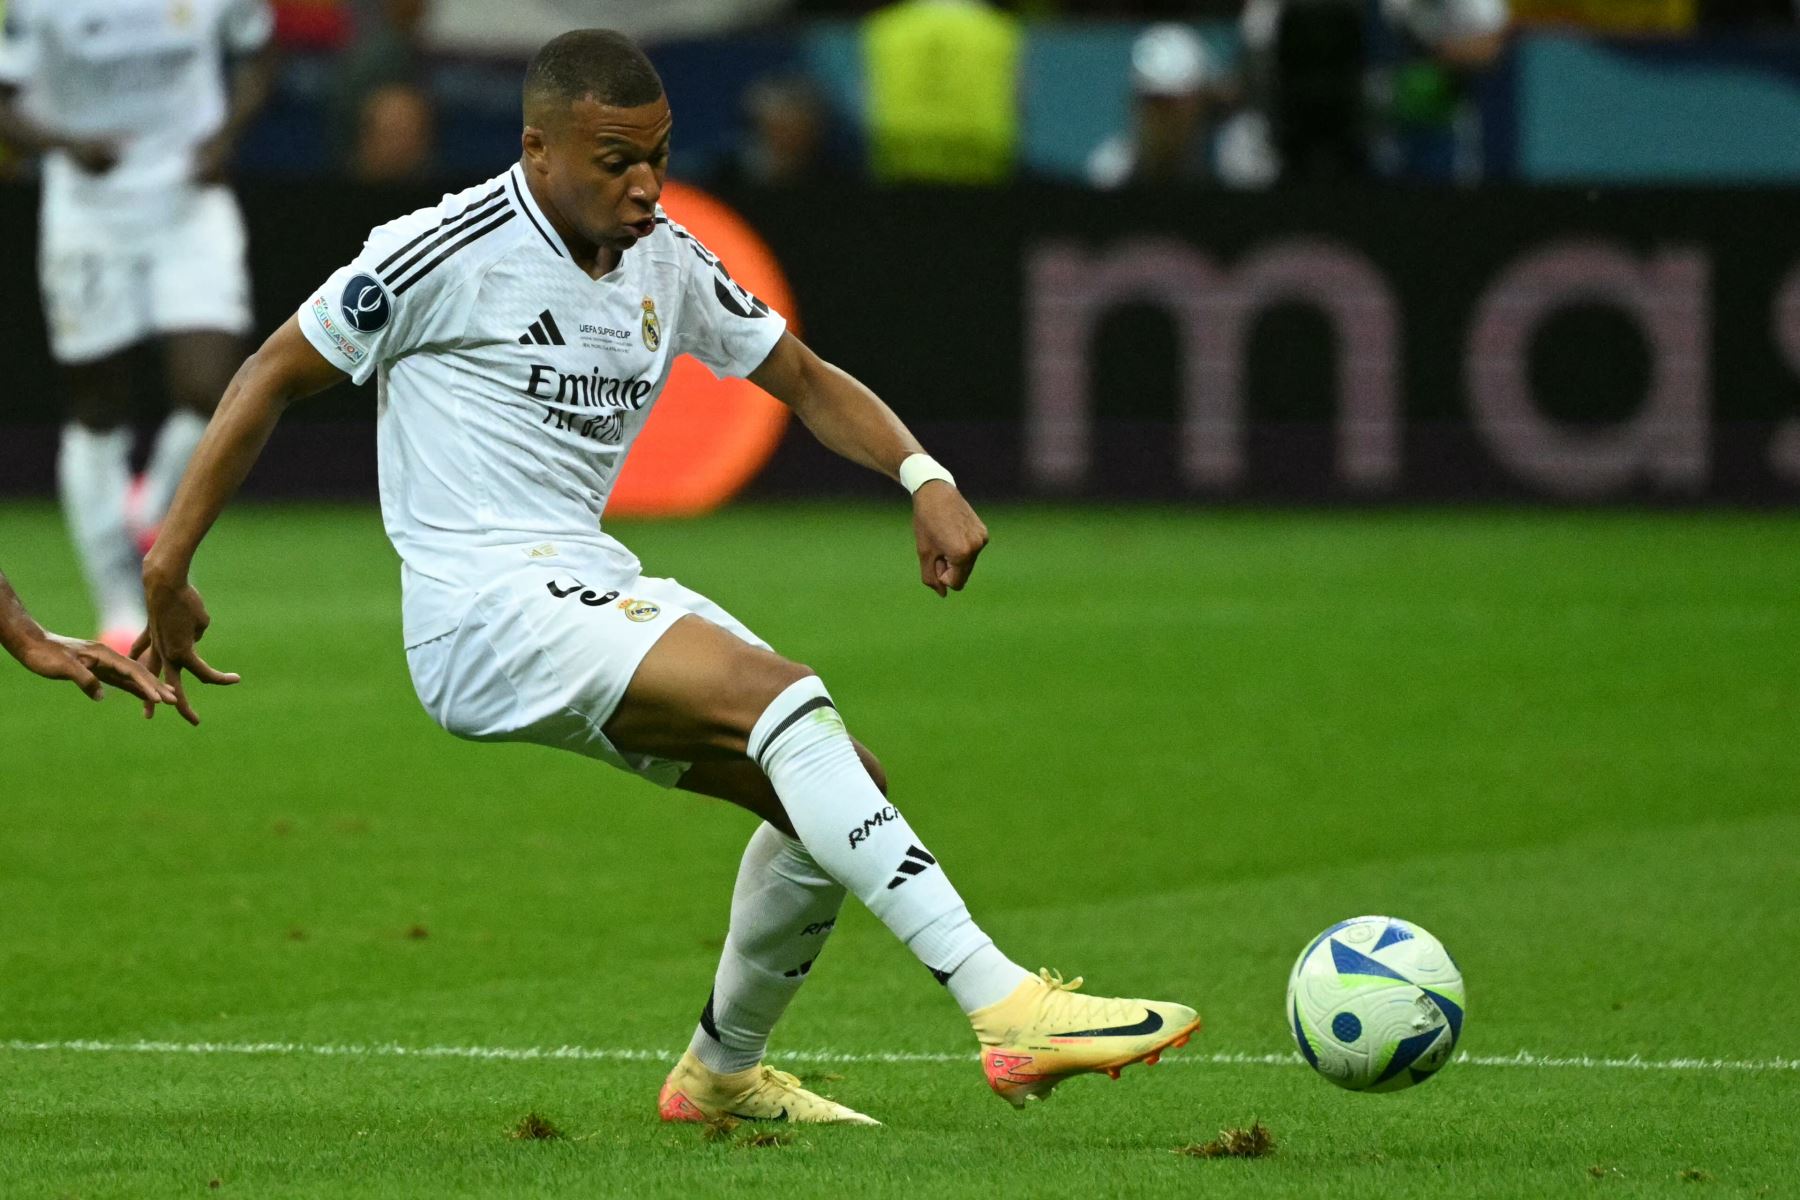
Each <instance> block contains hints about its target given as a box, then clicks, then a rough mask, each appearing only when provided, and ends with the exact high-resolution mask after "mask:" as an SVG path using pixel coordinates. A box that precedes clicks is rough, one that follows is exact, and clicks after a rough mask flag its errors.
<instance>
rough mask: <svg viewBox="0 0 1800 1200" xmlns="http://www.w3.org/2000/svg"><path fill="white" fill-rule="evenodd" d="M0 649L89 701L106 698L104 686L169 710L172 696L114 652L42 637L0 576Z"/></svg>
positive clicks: (97, 645)
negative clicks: (62, 681) (71, 687)
mask: <svg viewBox="0 0 1800 1200" xmlns="http://www.w3.org/2000/svg"><path fill="white" fill-rule="evenodd" d="M0 646H4V647H5V648H6V652H7V653H8V654H10V655H12V656H13V657H14V658H16V659H18V660H19V662H20V663H21V664H23V666H24V667H25V669H26V670H27V671H30V672H31V673H32V674H34V675H42V676H43V677H44V678H45V679H66V680H68V681H69V682H70V683H72V684H74V685H75V686H76V687H78V688H80V689H81V690H82V691H84V692H86V693H87V694H88V695H89V696H90V697H91V698H93V699H95V700H99V699H101V698H102V697H104V696H105V695H106V687H105V685H106V684H109V683H110V684H112V685H113V686H114V687H118V688H124V689H125V690H126V691H128V692H130V693H131V694H132V695H134V696H136V697H137V698H138V699H139V700H142V701H144V702H145V703H146V704H150V705H156V704H172V703H174V700H175V690H174V689H173V688H171V687H170V686H169V685H168V684H166V683H163V682H162V681H161V680H159V679H157V677H156V676H154V675H152V674H151V673H150V672H149V671H146V670H145V669H144V668H143V666H141V665H140V664H138V663H135V662H133V661H131V660H130V659H129V658H126V657H125V656H124V655H122V654H120V653H119V652H118V651H116V650H113V649H111V648H110V647H108V646H105V645H102V644H101V643H99V642H84V641H82V640H81V639H79V638H66V637H63V636H62V635H61V634H55V633H46V632H45V631H44V627H43V626H42V625H39V624H38V623H37V622H36V621H34V620H32V619H31V614H30V613H28V612H26V611H25V605H24V604H22V603H20V601H19V597H18V594H17V593H16V592H14V591H13V590H12V584H10V583H8V582H7V580H6V575H5V573H3V572H0Z"/></svg>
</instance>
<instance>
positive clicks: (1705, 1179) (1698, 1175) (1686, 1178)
mask: <svg viewBox="0 0 1800 1200" xmlns="http://www.w3.org/2000/svg"><path fill="white" fill-rule="evenodd" d="M1675 1178H1677V1179H1679V1180H1681V1182H1683V1183H1711V1182H1712V1174H1711V1173H1710V1172H1707V1171H1702V1170H1700V1169H1699V1168H1697V1167H1687V1168H1685V1169H1684V1170H1680V1171H1677V1172H1675Z"/></svg>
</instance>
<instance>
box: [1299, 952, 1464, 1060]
mask: <svg viewBox="0 0 1800 1200" xmlns="http://www.w3.org/2000/svg"><path fill="white" fill-rule="evenodd" d="M1467 1008H1468V1005H1467V1002H1466V1000H1465V999H1464V992H1463V979H1462V971H1461V969H1460V968H1458V967H1457V965H1456V960H1455V959H1453V958H1451V957H1450V952H1449V951H1448V950H1445V949H1444V946H1443V943H1441V942H1439V941H1438V940H1437V939H1436V938H1434V937H1432V936H1431V935H1430V934H1429V933H1426V932H1425V931H1424V930H1423V929H1421V928H1419V927H1418V926H1417V925H1414V924H1413V923H1412V922H1410V921H1402V920H1400V919H1399V918H1397V917H1352V918H1350V919H1349V920H1348V921H1339V922H1338V923H1337V924H1336V925H1333V926H1332V927H1331V928H1329V929H1327V930H1326V931H1325V932H1324V933H1321V934H1320V935H1319V936H1318V937H1316V938H1314V939H1313V940H1312V941H1311V942H1310V943H1309V944H1308V945H1307V947H1306V949H1305V950H1304V951H1302V952H1301V954H1300V958H1299V960H1298V961H1296V962H1295V963H1294V970H1293V972H1292V973H1291V974H1290V975H1289V976H1288V990H1287V1018H1288V1024H1289V1025H1290V1026H1291V1027H1292V1028H1293V1031H1294V1041H1295V1042H1296V1043H1297V1044H1298V1045H1299V1047H1300V1053H1301V1054H1303V1055H1305V1056H1306V1061H1307V1062H1309V1063H1311V1064H1312V1067H1313V1070H1315V1071H1317V1072H1318V1073H1319V1074H1321V1075H1323V1076H1324V1077H1325V1078H1327V1079H1329V1080H1331V1082H1333V1083H1335V1084H1337V1085H1338V1086H1339V1087H1342V1088H1349V1089H1350V1090H1351V1091H1353V1092H1397V1091H1399V1090H1400V1089H1402V1088H1409V1087H1411V1086H1412V1085H1413V1084H1415V1083H1423V1082H1425V1081H1426V1080H1427V1079H1430V1078H1431V1077H1432V1075H1433V1074H1435V1073H1436V1072H1437V1071H1438V1069H1439V1068H1441V1067H1442V1066H1443V1065H1444V1064H1445V1063H1447V1062H1449V1061H1450V1055H1451V1053H1452V1052H1453V1051H1454V1050H1455V1049H1456V1043H1457V1041H1458V1039H1460V1038H1461V1037H1462V1031H1463V1014H1464V1012H1465V1011H1466V1010H1467Z"/></svg>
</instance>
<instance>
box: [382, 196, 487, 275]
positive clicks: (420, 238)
mask: <svg viewBox="0 0 1800 1200" xmlns="http://www.w3.org/2000/svg"><path fill="white" fill-rule="evenodd" d="M505 190H506V185H505V184H501V185H500V186H499V187H497V188H495V189H494V190H493V191H491V192H489V193H488V194H487V195H485V196H483V197H482V198H481V199H479V200H477V201H475V203H473V204H471V205H469V207H467V208H465V209H463V210H462V211H461V212H459V213H453V214H451V215H450V216H447V217H445V218H444V219H443V220H441V221H439V222H438V223H437V224H436V225H433V226H432V227H431V228H430V229H427V230H426V231H425V232H424V233H421V234H420V235H419V236H418V237H416V238H414V239H413V240H412V241H410V242H408V243H406V245H404V246H402V247H400V248H399V249H398V250H396V251H394V252H393V253H392V254H390V255H388V256H387V257H386V258H384V259H382V260H381V264H380V265H379V266H378V267H376V268H375V269H376V270H378V271H385V270H387V269H388V267H389V266H390V265H392V263H393V262H394V260H395V259H397V258H399V257H400V256H401V255H403V254H405V253H406V252H407V251H408V250H411V249H412V248H413V247H414V246H416V245H418V244H419V243H420V242H422V241H424V240H425V239H426V238H428V237H430V236H431V235H432V234H434V233H438V232H440V231H442V229H443V228H444V226H446V225H448V224H450V223H451V222H453V221H460V220H462V219H463V218H464V217H466V216H468V215H469V214H470V213H472V212H474V211H475V210H476V209H478V208H480V207H481V206H482V205H484V204H486V203H487V202H488V201H490V200H492V199H493V198H494V197H495V196H498V195H500V194H501V193H502V192H504V191H505Z"/></svg>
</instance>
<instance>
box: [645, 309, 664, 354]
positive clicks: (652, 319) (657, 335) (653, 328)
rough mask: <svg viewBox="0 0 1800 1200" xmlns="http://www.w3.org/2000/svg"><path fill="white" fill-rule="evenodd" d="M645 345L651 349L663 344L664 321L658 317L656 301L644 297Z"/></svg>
mask: <svg viewBox="0 0 1800 1200" xmlns="http://www.w3.org/2000/svg"><path fill="white" fill-rule="evenodd" d="M644 345H646V346H648V347H649V348H650V349H651V350H655V349H657V347H659V346H661V345H662V322H661V321H658V320H657V319H656V301H654V300H652V299H651V298H650V297H648V296H645V297H644Z"/></svg>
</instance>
